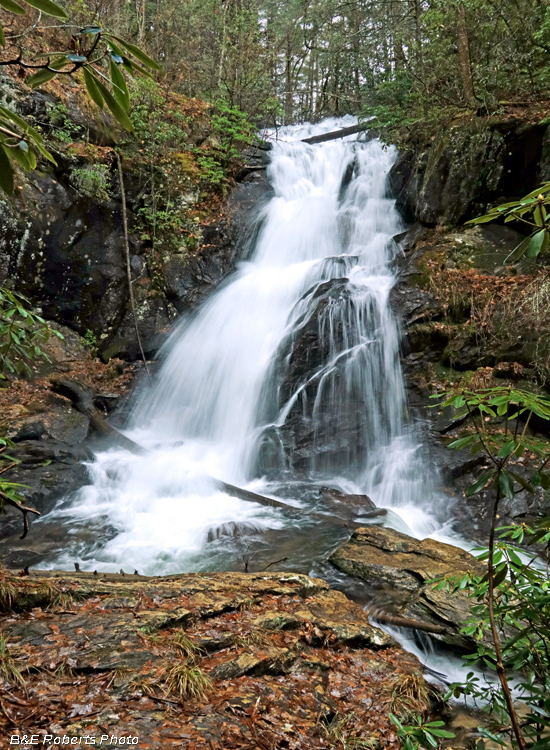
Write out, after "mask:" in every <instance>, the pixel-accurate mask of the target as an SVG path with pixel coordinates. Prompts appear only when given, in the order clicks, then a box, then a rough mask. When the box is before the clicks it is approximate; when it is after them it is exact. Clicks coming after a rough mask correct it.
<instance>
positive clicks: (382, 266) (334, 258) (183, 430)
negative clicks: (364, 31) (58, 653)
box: [47, 118, 449, 574]
mask: <svg viewBox="0 0 550 750" xmlns="http://www.w3.org/2000/svg"><path fill="white" fill-rule="evenodd" d="M349 122H350V121H349V120H346V119H345V118H344V121H342V120H338V121H337V120H327V121H325V122H323V123H321V124H319V125H315V126H299V127H289V128H284V129H282V130H280V131H279V133H278V137H279V140H278V141H277V142H276V143H275V145H274V149H273V151H272V152H271V156H272V158H271V165H270V167H269V173H268V174H269V179H270V181H271V184H272V186H273V191H274V196H273V198H272V199H271V200H270V201H269V203H268V204H267V205H266V206H265V207H264V208H263V209H262V214H261V216H259V217H258V220H259V221H261V222H262V223H261V231H260V232H259V235H258V239H257V241H256V247H255V248H254V250H253V252H252V253H251V254H250V256H249V257H250V259H249V260H248V261H246V262H241V263H240V264H239V266H238V268H237V270H236V271H235V273H234V274H233V275H232V276H231V278H230V279H229V280H228V281H227V282H226V283H225V284H224V285H223V286H222V288H220V289H219V290H218V291H217V292H216V293H215V294H214V295H213V296H212V297H211V298H210V299H209V301H208V302H207V303H206V304H205V305H203V307H202V308H201V309H200V310H199V312H198V313H197V314H196V315H195V316H193V317H192V318H190V319H184V320H182V321H181V322H180V324H179V325H178V326H177V327H176V329H175V330H174V332H173V334H172V336H171V337H170V339H169V341H168V342H167V344H166V346H165V348H164V351H163V364H162V367H161V369H160V373H159V375H158V377H156V380H155V383H154V385H153V387H152V388H147V387H146V388H144V390H142V391H141V394H140V397H139V399H138V400H137V403H136V404H135V408H134V412H133V420H132V424H134V425H136V426H135V427H134V428H131V429H130V430H129V432H128V434H129V435H130V436H131V437H132V438H133V439H134V440H135V441H137V442H139V443H141V444H142V445H144V446H146V447H147V448H149V449H150V450H151V453H150V455H148V456H147V457H143V456H135V455H131V454H129V453H127V452H125V451H122V450H119V449H112V450H109V451H105V452H102V453H99V454H98V455H97V456H96V460H95V461H94V462H93V463H92V464H91V465H90V472H91V476H92V480H93V484H91V485H90V486H88V487H85V488H83V489H82V490H81V491H80V492H79V494H78V496H77V498H76V500H74V501H73V502H71V503H70V504H69V505H68V506H67V505H66V504H65V505H62V506H61V507H60V508H58V509H57V510H56V511H55V514H54V517H55V518H59V519H65V521H66V522H70V525H71V527H72V528H73V529H78V528H82V527H86V526H90V525H93V527H94V528H105V527H107V529H108V532H105V533H104V534H103V535H101V534H100V536H99V537H98V538H97V539H96V540H89V541H87V542H85V543H80V545H76V546H73V548H72V549H67V550H66V551H65V552H64V553H63V554H61V555H60V556H58V557H57V559H56V560H52V561H49V562H48V563H47V565H48V566H49V567H71V566H72V562H74V561H75V560H79V561H80V563H81V566H82V567H83V569H90V568H97V569H98V570H113V569H114V570H118V569H119V568H120V567H121V566H122V567H125V568H126V569H129V568H130V567H135V568H137V569H138V570H139V571H140V572H143V573H148V574H152V573H169V572H178V571H184V570H198V569H208V568H209V567H214V564H213V562H212V554H213V550H214V549H216V550H219V545H218V547H216V546H215V545H214V547H213V546H212V542H209V541H208V539H209V534H210V535H211V534H212V530H213V529H216V528H218V529H219V528H220V527H222V528H223V525H224V524H231V523H233V522H236V523H238V524H249V525H250V528H251V529H252V530H254V529H258V530H264V531H266V530H270V529H271V530H277V529H286V530H287V531H288V534H289V535H292V533H295V532H296V524H295V522H294V521H289V520H288V519H287V518H285V516H284V515H283V514H282V513H281V512H280V511H277V510H272V509H266V508H263V507H260V506H256V505H254V504H251V503H246V502H242V501H239V500H237V499H235V498H232V497H228V496H227V495H224V494H222V493H221V492H219V491H216V490H215V489H214V487H213V484H212V482H211V481H210V480H209V479H208V477H216V478H219V479H223V480H225V481H227V482H231V483H233V484H237V485H240V486H246V487H248V488H250V489H255V490H256V491H263V492H265V493H266V494H269V492H270V491H275V490H276V488H277V484H276V482H275V480H274V477H275V476H276V475H277V471H278V472H279V479H281V480H282V479H283V478H284V479H285V480H286V481H287V485H286V487H287V492H286V497H287V498H289V499H290V501H291V502H294V504H296V505H300V504H302V505H304V506H305V505H306V501H305V500H304V498H303V497H302V496H301V494H300V492H299V491H296V492H295V493H293V492H292V491H291V490H288V487H289V485H288V482H289V481H290V480H292V479H295V474H296V475H298V474H299V477H300V479H301V480H302V481H304V480H308V479H309V480H315V481H317V482H319V481H321V482H322V483H324V484H330V485H331V486H334V487H339V488H340V489H342V490H344V491H349V492H365V493H366V494H368V495H369V496H370V497H371V498H372V499H373V500H374V501H375V503H376V504H377V505H378V506H380V507H384V508H391V509H393V510H394V511H395V512H396V513H397V515H398V516H399V518H398V525H400V528H401V529H402V530H405V529H407V528H408V533H411V534H412V535H414V536H417V537H419V538H423V537H425V536H428V535H430V536H434V537H435V538H442V539H448V538H449V537H448V535H447V534H446V532H445V527H444V518H442V515H441V513H442V512H444V511H443V510H442V509H443V508H444V506H445V504H446V503H448V498H445V501H444V502H443V503H441V498H439V497H438V496H437V495H436V494H435V493H434V491H433V488H432V486H431V482H430V476H429V475H430V471H429V470H428V469H427V467H426V466H425V465H424V463H423V460H422V447H421V445H420V444H419V443H418V441H417V440H416V438H415V436H414V434H413V433H412V432H411V430H410V429H409V427H408V426H407V422H406V399H405V391H404V385H403V378H402V374H401V368H400V363H399V340H400V334H399V330H398V326H397V323H396V320H395V317H394V315H393V313H392V311H391V309H390V305H389V294H390V291H391V288H392V286H393V284H394V283H395V275H394V271H393V267H392V264H393V261H394V260H395V257H396V254H397V253H398V252H399V251H398V247H397V246H396V244H395V243H394V242H393V240H392V236H393V235H395V234H396V233H397V232H399V231H400V230H401V229H402V227H401V225H400V220H399V217H398V214H397V212H396V210H395V206H394V202H393V201H392V200H390V199H388V198H387V197H386V190H385V183H386V176H387V173H388V170H389V169H390V167H391V165H392V163H393V160H394V158H395V153H394V151H393V149H391V148H390V149H387V148H385V147H384V146H383V145H382V144H381V143H380V142H379V141H371V142H361V141H358V140H357V136H353V137H351V138H348V139H346V140H340V141H332V142H327V143H325V144H320V145H316V146H310V145H306V144H304V143H301V142H300V139H301V138H304V137H306V136H307V135H311V134H313V133H320V132H326V131H330V130H333V129H336V128H338V127H342V126H345V125H347V124H349ZM352 164H353V165H354V166H353V174H352V175H351V179H350V172H349V170H348V167H349V166H350V165H352ZM345 176H347V180H348V184H347V186H346V185H345V184H343V180H344V177H345ZM341 277H344V278H346V279H347V281H343V282H342V283H341V285H340V287H339V291H338V292H337V293H335V295H334V297H333V298H331V300H330V301H329V303H328V304H327V306H326V307H325V309H324V311H323V312H322V314H321V315H320V316H319V319H318V320H319V323H318V329H319V340H320V341H321V342H322V346H323V350H324V352H325V354H324V359H323V361H322V362H320V363H317V364H316V365H315V367H313V369H312V370H311V372H310V373H308V376H307V377H306V379H305V381H304V382H302V383H301V384H299V385H297V386H296V388H295V390H292V389H290V390H289V387H288V385H285V377H286V375H288V371H289V368H290V369H291V368H292V361H293V356H294V349H295V346H297V343H296V342H297V341H298V337H299V334H300V331H301V329H302V328H303V326H305V325H306V324H307V323H308V321H310V320H311V319H312V316H313V315H314V313H315V310H316V304H317V301H316V300H317V299H318V296H316V294H317V292H318V291H319V285H320V284H324V283H326V282H329V281H330V280H331V279H339V278H341ZM291 417H293V418H303V421H304V424H307V425H309V426H310V427H311V443H312V445H313V446H314V448H317V447H318V448H319V449H318V450H314V451H313V455H310V456H307V457H306V458H305V459H303V460H301V463H299V470H298V468H297V466H298V465H297V464H296V463H295V457H294V458H293V456H292V455H290V454H289V452H288V450H287V451H286V452H285V449H284V447H283V442H282V440H283V437H284V434H285V429H287V425H288V420H289V419H290V418H291ZM350 429H351V430H352V432H353V435H355V438H354V439H353V440H352V441H350V440H349V430H350ZM346 435H348V437H346ZM346 441H347V442H346ZM331 445H332V446H333V447H331ZM327 446H328V447H327ZM266 451H267V452H266ZM266 456H267V458H266ZM266 462H267V464H269V471H270V472H271V476H270V482H268V480H267V479H266V478H265V476H264V477H262V476H261V474H262V473H263V469H262V471H259V470H258V467H262V466H264V464H266ZM295 468H296V472H294V473H293V470H294V469H295ZM266 471H267V469H266ZM280 486H281V485H279V487H280ZM279 494H280V492H279ZM318 509H319V508H318V506H317V510H318ZM304 517H305V518H307V508H304ZM51 518H52V516H51V515H50V519H51ZM399 519H401V520H399ZM305 524H306V522H304V525H305ZM225 528H227V526H226V527H225ZM310 531H311V534H312V535H313V536H314V535H315V534H316V533H319V534H321V533H323V532H322V530H320V531H316V530H315V524H311V525H310ZM340 538H341V536H340ZM333 543H334V539H332V540H331V541H330V542H327V544H329V546H330V544H333ZM321 546H322V545H321ZM231 554H233V555H234V554H235V551H234V550H233V552H232V553H231ZM275 556H277V555H276V553H275ZM271 559H273V555H271ZM227 564H228V565H231V564H232V565H234V566H238V565H240V560H239V559H236V560H235V559H234V560H233V563H229V562H228V563H227ZM288 564H289V565H290V566H292V557H290V559H289V563H288Z"/></svg>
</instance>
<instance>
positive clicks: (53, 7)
mask: <svg viewBox="0 0 550 750" xmlns="http://www.w3.org/2000/svg"><path fill="white" fill-rule="evenodd" d="M25 2H26V3H28V4H29V5H31V6H32V7H33V8H36V9H37V10H40V11H42V13H46V15H48V16H55V18H61V19H63V20H67V19H68V18H69V14H68V13H67V11H66V10H64V8H62V7H61V6H60V5H58V4H57V3H54V2H52V0H25Z"/></svg>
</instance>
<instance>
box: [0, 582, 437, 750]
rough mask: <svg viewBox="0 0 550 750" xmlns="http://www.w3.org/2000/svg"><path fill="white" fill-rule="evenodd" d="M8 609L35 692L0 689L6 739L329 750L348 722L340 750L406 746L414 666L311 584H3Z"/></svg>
mask: <svg viewBox="0 0 550 750" xmlns="http://www.w3.org/2000/svg"><path fill="white" fill-rule="evenodd" d="M0 603H1V604H2V609H3V611H4V614H2V615H0V627H1V629H2V633H3V636H4V637H5V638H6V640H7V642H8V653H9V654H10V655H11V656H12V657H13V659H14V665H15V667H16V668H17V669H18V670H19V671H20V672H21V675H22V679H23V681H24V685H23V684H21V683H19V682H18V681H17V679H14V678H13V677H12V679H7V678H6V677H5V676H4V677H3V679H2V682H1V683H0V703H1V705H2V708H3V710H2V711H1V712H0V727H1V731H2V732H3V735H4V736H6V737H7V736H11V735H13V734H19V735H20V736H23V735H24V734H26V735H27V737H28V736H30V735H33V734H38V735H47V734H50V735H54V736H63V735H68V736H70V737H85V736H89V737H95V738H96V740H97V741H98V742H99V739H98V738H101V736H102V735H108V736H109V738H110V737H111V736H114V737H128V736H132V737H139V747H141V748H142V749H144V750H147V749H148V748H151V749H154V750H157V749H159V750H160V748H167V747H177V748H186V750H195V749H196V750H203V748H204V750H233V748H243V749H244V748H248V749H249V750H252V748H264V747H265V748H268V747H269V748H289V749H295V750H321V749H322V748H330V747H333V746H334V744H333V736H332V735H331V722H334V721H335V720H340V719H343V718H345V717H348V719H347V721H346V722H345V723H344V724H343V726H344V730H343V731H344V732H345V733H347V734H346V736H345V737H344V739H345V740H349V742H350V743H353V742H355V743H356V744H357V741H358V740H359V739H360V740H361V741H362V743H363V744H361V747H365V748H372V749H375V748H380V749H381V748H384V749H387V750H398V748H399V742H398V740H397V737H396V735H395V733H394V731H393V725H392V724H391V722H390V721H389V718H388V714H389V712H390V711H392V712H394V713H395V711H396V707H395V705H394V701H395V698H394V696H395V692H396V685H398V684H401V682H402V681H405V682H406V681H407V680H410V682H411V683H412V684H415V685H420V686H422V685H423V684H424V683H423V678H422V675H421V669H420V665H419V663H418V661H417V660H416V659H415V658H414V657H413V656H411V655H410V654H407V653H406V652H404V651H402V650H401V649H400V648H399V647H398V646H397V644H396V643H395V642H394V641H393V640H392V638H390V637H389V636H388V635H386V634H385V633H383V632H382V631H381V630H379V629H377V628H375V627H373V626H372V625H371V624H370V623H369V621H368V617H367V615H366V613H365V612H364V611H363V610H362V609H361V607H359V606H358V605H356V604H355V603H353V602H352V601H351V600H349V599H348V598H346V596H344V594H342V593H340V592H337V591H332V590H330V589H329V587H328V585H327V584H326V583H325V582H324V581H322V580H318V579H313V578H309V577H307V576H304V575H297V574H289V573H283V574H278V573H269V574H267V573H258V574H239V573H211V574H186V575H178V576H169V577H160V578H146V577H143V576H128V575H126V576H122V575H113V574H109V575H103V576H102V575H97V576H94V575H92V574H89V573H70V574H69V573H61V572H42V571H40V573H37V572H34V571H31V574H30V575H29V576H25V577H20V576H16V575H14V574H10V573H4V574H2V575H1V576H0ZM176 672H178V673H179V674H182V673H183V674H184V675H185V677H186V678H190V679H191V677H192V676H193V675H191V672H193V674H194V677H195V678H196V677H197V675H198V676H199V678H200V679H201V680H203V681H204V682H205V686H206V689H205V690H204V692H203V694H202V695H201V696H199V697H195V698H193V696H192V695H190V694H189V693H187V694H183V695H182V694H180V693H179V692H178V690H177V689H176V688H175V687H174V684H173V682H172V683H171V682H170V675H173V674H174V673H176ZM190 675H191V677H190ZM422 701H423V702H422ZM429 708H430V707H429V705H427V704H426V698H422V695H420V696H419V710H420V711H424V712H426V711H429ZM338 741H339V742H342V741H343V740H342V739H339V740H338ZM350 746H351V745H350Z"/></svg>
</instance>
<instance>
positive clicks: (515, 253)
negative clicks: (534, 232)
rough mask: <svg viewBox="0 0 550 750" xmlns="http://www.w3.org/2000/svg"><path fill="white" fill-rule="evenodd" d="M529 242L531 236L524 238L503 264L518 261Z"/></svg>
mask: <svg viewBox="0 0 550 750" xmlns="http://www.w3.org/2000/svg"><path fill="white" fill-rule="evenodd" d="M530 242H531V236H529V237H526V238H525V239H524V240H522V241H521V242H520V243H519V245H518V246H517V247H515V248H514V249H513V250H512V252H511V253H510V255H508V256H507V258H506V259H505V263H515V262H516V261H517V260H519V259H520V258H521V257H522V256H523V255H524V254H525V251H526V250H527V248H528V247H529V243H530Z"/></svg>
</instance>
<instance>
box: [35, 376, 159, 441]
mask: <svg viewBox="0 0 550 750" xmlns="http://www.w3.org/2000/svg"><path fill="white" fill-rule="evenodd" d="M50 384H51V388H52V391H53V392H54V393H57V394H58V395H59V396H65V398H68V399H69V401H71V403H72V405H73V407H74V408H75V409H76V410H77V411H78V412H80V413H81V414H84V416H85V417H87V418H88V419H89V420H90V425H91V426H92V427H93V429H94V430H95V431H96V432H97V433H98V434H99V435H101V436H102V437H106V438H110V439H111V440H113V441H114V442H116V443H118V444H119V445H120V446H121V448H126V450H128V451H130V452H131V453H137V454H144V453H148V451H147V450H146V449H145V448H143V446H141V445H138V443H135V442H134V441H133V440H130V438H128V437H126V435H123V434H122V432H119V431H118V430H117V429H115V428H114V427H113V426H112V425H110V424H109V422H107V420H106V419H105V417H103V416H102V415H101V413H100V412H99V411H98V409H96V407H95V405H94V394H93V392H92V391H91V390H90V388H88V386H87V385H84V384H83V383H79V382H78V381H76V380H67V379H66V378H56V377H53V378H50Z"/></svg>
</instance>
